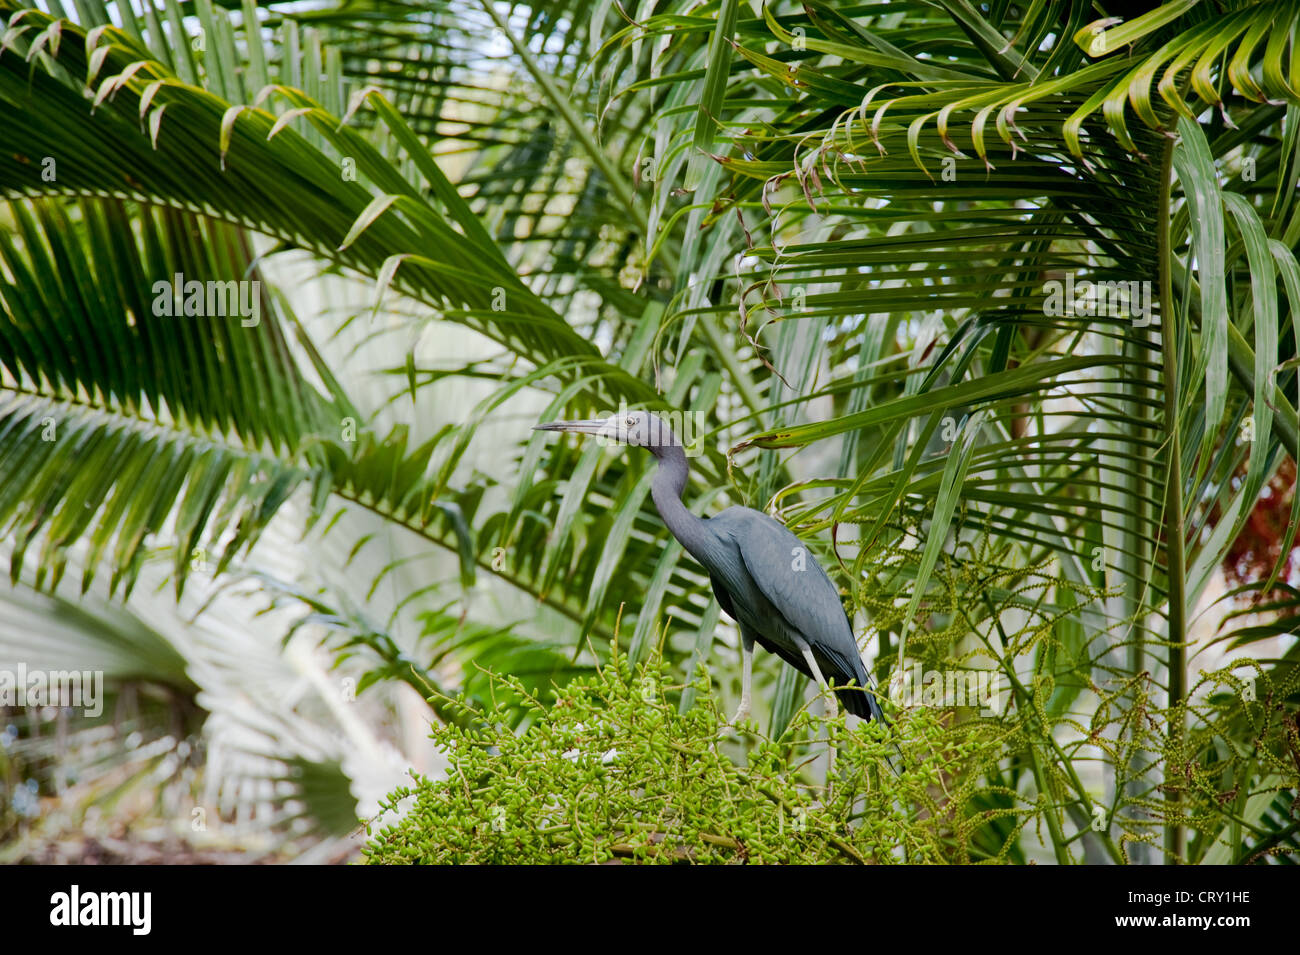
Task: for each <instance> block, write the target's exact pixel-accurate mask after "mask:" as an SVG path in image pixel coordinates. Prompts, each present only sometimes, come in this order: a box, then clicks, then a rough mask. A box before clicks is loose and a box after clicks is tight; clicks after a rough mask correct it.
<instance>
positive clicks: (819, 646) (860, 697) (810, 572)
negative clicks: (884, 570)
mask: <svg viewBox="0 0 1300 955" xmlns="http://www.w3.org/2000/svg"><path fill="white" fill-rule="evenodd" d="M533 430H535V431H568V432H572V433H574V434H587V435H595V436H597V437H600V438H606V439H608V440H611V441H616V442H618V443H619V444H627V445H632V446H634V447H638V448H645V449H647V450H648V451H649V452H650V453H651V454H653V455H654V456H655V457H656V458H657V459H658V461H659V468H658V471H657V473H656V474H655V477H654V481H653V482H652V483H651V485H650V495H651V497H652V498H653V499H654V502H655V507H656V508H657V509H658V510H659V516H660V517H662V518H663V521H664V523H665V524H667V525H668V529H669V530H670V531H671V532H672V534H673V536H674V537H676V538H677V539H678V540H679V541H681V543H682V546H683V547H685V548H686V551H687V553H689V554H690V555H691V556H692V557H694V558H695V559H696V560H697V561H699V562H700V563H701V564H703V565H704V569H705V570H707V571H708V572H709V579H710V580H711V581H712V582H713V592H714V593H715V594H717V597H718V603H719V604H720V605H721V607H722V609H723V610H724V611H726V613H727V615H728V616H730V617H732V618H733V619H735V621H736V623H737V624H738V625H739V627H740V638H741V651H742V652H741V658H742V676H741V694H740V707H739V708H738V709H737V711H736V715H735V716H734V717H733V718H732V722H733V723H738V722H740V721H741V720H745V719H748V718H749V709H750V683H751V680H752V676H753V668H754V644H755V643H757V644H758V645H759V646H761V647H762V648H763V649H765V650H767V651H769V652H771V653H775V654H776V655H777V656H779V657H780V658H781V659H782V660H784V661H785V662H786V663H788V664H790V666H792V667H794V668H795V669H796V670H798V671H799V672H800V673H803V674H805V675H806V676H809V677H812V678H813V679H814V680H816V681H817V684H818V686H820V687H821V688H822V690H823V691H824V690H826V688H827V684H826V680H827V678H829V679H831V680H833V681H834V682H835V685H836V687H837V689H836V691H835V692H836V694H837V695H838V696H839V698H840V700H841V702H843V704H844V706H845V708H846V709H847V710H848V711H849V712H850V713H854V714H856V715H857V716H860V717H862V718H863V719H867V720H870V719H877V720H883V716H882V714H881V712H880V705H879V703H877V702H876V698H875V696H874V695H872V693H871V690H870V689H869V687H870V686H871V682H870V678H869V677H868V676H867V670H866V667H864V666H863V665H862V657H861V656H860V655H859V654H858V644H857V641H856V640H854V639H853V630H852V628H851V627H850V625H849V619H848V617H847V616H846V615H845V613H844V606H843V604H841V603H840V595H839V592H838V591H837V590H836V589H835V585H834V584H833V583H831V579H830V578H829V577H828V576H826V571H824V570H822V568H821V565H819V564H818V563H817V561H816V560H815V559H814V558H813V556H812V554H811V553H809V552H808V548H807V547H806V546H805V545H804V543H803V542H802V541H800V540H799V538H797V537H795V536H794V534H792V533H791V532H790V531H789V530H787V529H786V527H785V526H784V525H783V524H781V523H780V522H778V521H775V520H773V519H772V518H771V517H769V516H768V515H766V514H764V513H762V512H761V511H756V510H754V509H752V508H749V507H729V508H727V509H726V510H724V511H723V512H722V513H720V514H718V515H717V516H716V517H711V518H707V519H702V518H699V517H696V516H695V515H694V514H692V513H691V512H690V511H689V510H687V509H686V505H684V504H683V503H682V499H681V497H682V491H684V490H685V489H686V480H687V477H688V474H689V468H688V466H687V463H686V452H685V450H684V449H683V447H682V443H681V441H680V440H679V439H678V438H677V436H676V435H675V434H674V433H673V431H672V429H671V428H669V427H668V425H666V424H664V422H663V421H661V420H660V419H659V418H656V417H655V416H654V415H652V414H649V413H647V412H645V411H630V412H625V413H621V414H616V415H612V416H610V417H608V418H596V419H594V420H588V421H552V422H550V423H549V424H542V425H537V426H536V427H535V428H534V429H533ZM849 684H855V685H852V686H850V685H849ZM827 699H828V700H831V707H832V709H834V701H833V699H831V698H830V697H829V696H828V697H827Z"/></svg>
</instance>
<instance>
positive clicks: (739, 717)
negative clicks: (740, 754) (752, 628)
mask: <svg viewBox="0 0 1300 955" xmlns="http://www.w3.org/2000/svg"><path fill="white" fill-rule="evenodd" d="M753 679H754V638H753V636H751V635H750V634H749V632H748V631H746V629H745V628H744V627H741V628H740V706H738V707H736V715H735V716H733V717H732V718H731V722H732V724H733V725H734V724H736V723H740V722H742V721H744V720H747V719H749V688H750V685H751V684H752V683H753Z"/></svg>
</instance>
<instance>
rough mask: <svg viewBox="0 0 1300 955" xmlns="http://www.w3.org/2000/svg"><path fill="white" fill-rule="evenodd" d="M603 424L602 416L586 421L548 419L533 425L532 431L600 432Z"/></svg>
mask: <svg viewBox="0 0 1300 955" xmlns="http://www.w3.org/2000/svg"><path fill="white" fill-rule="evenodd" d="M604 426H605V419H604V418H590V419H588V420H586V421H548V422H547V423H546V424H539V425H534V426H533V430H534V431H569V432H572V433H573V434H600V430H601V428H603V427H604Z"/></svg>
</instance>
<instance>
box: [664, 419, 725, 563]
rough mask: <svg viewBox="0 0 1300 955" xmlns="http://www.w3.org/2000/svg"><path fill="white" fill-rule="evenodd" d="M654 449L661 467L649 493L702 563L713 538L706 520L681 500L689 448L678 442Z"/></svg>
mask: <svg viewBox="0 0 1300 955" xmlns="http://www.w3.org/2000/svg"><path fill="white" fill-rule="evenodd" d="M653 451H654V455H655V457H656V458H658V459H659V470H658V471H657V472H656V473H655V476H654V480H653V481H652V482H651V484H650V497H651V498H652V499H653V500H654V502H655V508H656V510H658V511H659V516H660V517H662V518H663V521H664V523H665V524H667V525H668V530H670V531H671V532H672V535H673V536H674V537H676V538H677V539H678V540H679V541H681V543H682V546H683V547H685V548H686V550H687V552H688V553H689V554H690V555H691V556H692V557H694V558H695V559H696V560H698V561H700V562H701V563H703V562H704V557H703V555H704V554H706V553H707V551H708V550H709V544H710V543H711V541H712V539H713V538H712V535H711V534H710V533H709V531H708V529H707V528H706V527H705V526H704V521H703V520H701V519H700V518H698V517H696V516H695V515H694V514H692V513H691V512H690V511H689V510H687V509H686V505H685V504H683V503H682V492H683V491H684V490H686V479H687V477H688V476H689V475H690V468H689V466H688V465H687V463H686V452H685V451H683V450H682V447H681V445H679V444H673V445H669V446H667V447H661V448H654V449H653Z"/></svg>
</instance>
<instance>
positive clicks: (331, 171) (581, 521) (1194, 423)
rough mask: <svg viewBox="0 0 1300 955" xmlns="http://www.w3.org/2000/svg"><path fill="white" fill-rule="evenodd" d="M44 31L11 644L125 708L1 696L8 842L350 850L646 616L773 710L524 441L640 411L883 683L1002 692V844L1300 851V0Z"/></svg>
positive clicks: (904, 5) (17, 314)
mask: <svg viewBox="0 0 1300 955" xmlns="http://www.w3.org/2000/svg"><path fill="white" fill-rule="evenodd" d="M0 15H2V16H3V17H4V23H5V27H4V32H3V39H2V40H0V51H2V52H0V104H3V110H4V122H3V123H0V193H2V194H3V196H4V199H5V201H4V204H3V208H0V527H2V528H3V531H4V537H3V549H4V557H5V558H6V563H7V565H8V567H9V569H10V575H9V576H10V586H9V587H7V588H6V589H5V590H3V591H2V592H0V669H4V668H12V667H15V666H16V665H17V664H19V663H22V664H25V665H26V666H27V667H29V668H41V667H43V668H46V669H65V668H77V669H100V670H102V671H103V672H104V674H105V683H106V694H107V702H106V705H105V708H104V711H103V713H102V714H101V715H100V716H99V717H97V718H94V719H91V718H88V717H84V716H82V715H80V714H78V713H77V712H75V711H68V710H66V709H64V710H60V709H58V708H28V709H23V710H12V709H11V710H6V711H5V712H4V714H3V717H2V718H3V720H4V726H3V729H0V744H2V748H0V795H2V796H3V803H2V804H0V847H2V848H0V852H3V853H4V857H5V858H19V859H33V858H58V857H62V856H61V855H60V853H63V854H65V855H68V856H69V857H72V858H77V857H80V855H81V854H85V855H89V856H92V857H99V856H103V857H106V858H110V859H112V858H119V857H120V858H135V857H136V856H133V855H132V853H140V852H146V853H147V852H153V853H154V854H155V855H157V854H158V853H159V852H161V853H162V854H163V855H165V856H170V857H183V856H187V855H188V854H198V855H197V857H198V858H200V859H206V858H222V859H224V858H226V857H227V856H225V855H222V853H230V854H238V857H240V858H245V859H247V858H265V859H268V860H283V859H299V860H302V861H326V860H333V859H341V858H348V857H350V856H353V855H355V851H356V845H357V842H358V838H357V835H358V834H357V828H358V827H357V825H356V820H357V819H358V818H363V819H364V818H370V817H371V816H373V815H374V814H375V812H377V810H378V807H379V805H380V802H381V800H382V799H383V797H384V794H385V793H388V792H390V791H392V790H393V789H395V788H396V787H397V786H399V785H402V783H403V780H405V779H406V778H407V777H406V771H407V770H408V768H414V769H415V770H416V771H417V772H419V773H421V774H424V775H426V776H430V777H436V775H437V774H439V773H441V772H442V770H443V769H444V768H445V765H446V763H445V761H446V752H445V751H444V750H440V749H439V748H438V747H436V746H435V745H434V744H433V743H432V742H430V741H429V740H428V739H426V736H427V730H428V726H429V723H430V722H431V721H433V722H435V723H437V724H442V723H450V724H456V723H457V721H458V720H459V721H461V722H465V721H472V719H473V717H472V716H467V715H466V714H467V713H468V714H472V713H474V712H475V711H479V712H484V713H486V712H487V711H492V712H497V711H498V710H502V708H504V710H503V712H504V714H505V716H504V718H505V719H507V721H508V722H510V723H513V724H514V725H513V726H512V728H513V729H514V730H522V729H524V728H526V727H527V726H529V725H530V724H531V722H532V721H533V720H535V719H536V711H535V710H534V709H533V708H531V707H530V706H528V705H527V701H526V700H525V699H524V697H523V696H520V697H519V698H518V699H515V700H512V699H510V691H509V690H508V686H511V685H512V686H515V687H516V691H517V692H518V693H520V694H534V695H535V694H539V693H541V692H542V691H543V690H549V688H550V687H552V686H553V685H556V684H558V685H563V684H565V683H566V682H567V681H569V680H572V679H574V678H576V677H586V676H589V675H591V674H592V673H593V671H594V668H596V667H598V666H600V665H603V664H604V663H605V662H606V661H607V660H608V659H609V658H610V654H611V651H612V648H613V644H614V640H615V635H616V634H617V639H618V640H619V641H620V646H621V647H622V649H623V650H624V652H626V653H627V654H628V655H629V656H630V658H631V660H632V661H633V662H636V661H639V660H643V659H645V658H646V657H647V656H648V655H649V653H650V652H651V651H652V650H655V649H659V650H661V652H662V658H663V660H664V661H666V663H667V665H668V666H670V667H673V668H676V670H677V672H679V673H680V674H681V680H682V683H683V686H685V685H686V684H687V683H688V682H689V679H688V676H689V675H690V674H693V673H695V668H696V667H697V666H698V665H699V664H700V663H704V664H706V665H707V666H708V667H709V669H710V672H711V674H712V676H713V679H714V680H715V681H718V686H717V688H716V690H717V693H718V694H719V696H720V697H721V698H722V699H723V700H724V701H726V700H731V699H733V698H734V697H735V696H736V694H737V692H738V686H737V685H736V684H737V683H738V677H739V664H738V650H737V639H736V635H735V633H734V631H733V630H732V629H731V627H730V626H729V624H728V623H727V622H726V621H724V620H722V618H721V616H720V613H719V608H718V607H717V604H716V602H715V601H714V600H713V597H712V594H711V592H710V590H709V588H708V581H707V578H706V577H705V576H704V575H703V574H702V573H700V572H699V570H698V568H697V567H695V565H694V564H693V563H692V562H690V561H689V560H684V559H683V556H682V553H681V549H680V547H679V546H678V545H677V544H676V543H675V542H672V541H671V540H670V539H668V538H667V536H666V534H665V532H664V531H663V528H662V525H661V524H660V523H659V521H658V519H657V517H656V515H655V514H654V511H653V508H652V507H651V506H650V505H649V503H648V502H647V500H646V498H647V491H648V477H649V462H648V460H647V458H646V456H644V455H635V454H631V455H625V454H616V453H611V452H607V451H605V450H603V449H601V448H599V447H596V446H594V445H592V446H585V445H584V446H579V445H574V444H571V443H568V442H554V441H549V442H548V441H547V440H546V439H545V438H544V437H543V436H541V435H533V434H531V432H530V431H529V428H530V426H531V425H532V424H533V423H535V422H536V421H538V420H543V419H545V418H554V417H565V416H573V417H576V416H587V415H590V414H595V413H600V412H609V411H613V410H615V409H616V408H617V407H618V406H619V404H620V403H627V404H628V405H631V406H642V407H647V408H650V409H652V410H660V411H664V410H669V409H672V410H677V411H684V412H688V413H690V414H691V415H692V417H691V419H690V420H691V421H692V422H695V423H698V425H699V427H698V431H699V436H698V442H697V445H696V446H695V447H694V448H693V450H697V451H698V452H699V453H698V455H697V456H695V457H693V458H692V465H693V468H694V480H693V482H692V485H691V488H690V490H689V492H688V493H689V494H690V496H691V503H692V504H694V505H696V506H698V507H699V508H703V509H705V510H706V511H708V512H713V511H715V510H716V509H718V508H719V507H721V506H724V505H725V504H727V503H746V504H749V505H751V506H754V507H759V508H765V509H768V510H769V511H771V512H772V513H774V514H777V515H778V516H780V518H781V519H782V520H784V521H785V522H786V523H787V524H788V525H789V526H791V528H792V529H794V530H795V531H796V532H797V533H799V534H800V535H801V536H804V537H805V538H806V539H807V540H808V541H809V543H810V545H811V546H813V547H814V548H815V549H816V551H817V553H818V555H819V557H820V558H821V559H822V560H823V562H824V563H825V564H826V566H828V567H829V568H831V569H832V571H833V572H834V574H835V576H836V579H837V581H838V582H839V583H840V584H841V586H842V588H843V591H844V595H845V600H846V607H847V608H848V610H849V611H850V614H851V616H852V618H853V619H854V622H855V629H856V630H857V632H859V634H860V635H861V643H862V647H863V650H864V652H865V653H866V655H867V657H868V659H870V660H872V661H874V662H873V665H872V667H873V670H874V673H875V675H876V677H877V678H878V679H879V680H880V681H881V682H882V684H884V685H889V684H890V683H891V682H893V683H895V684H897V682H898V681H900V680H902V679H903V674H904V673H905V672H907V670H908V668H909V667H912V666H917V665H924V666H925V667H927V668H929V669H931V670H937V671H939V672H949V673H951V672H961V671H964V670H980V671H987V672H990V673H994V674H996V675H997V680H998V681H1000V682H999V686H1001V687H1002V688H1003V689H1004V691H1005V693H1006V694H1007V699H1008V704H1007V707H1006V708H1005V709H1004V710H1003V711H1002V712H1000V713H994V714H988V713H984V714H980V713H972V712H966V711H963V710H959V709H958V710H954V711H953V712H952V713H951V714H950V716H951V718H952V719H953V720H955V721H956V723H955V724H954V729H953V732H954V733H958V732H968V731H969V727H966V728H964V729H963V728H962V727H964V726H965V724H966V723H967V722H968V721H970V720H979V721H987V722H988V723H989V725H990V727H996V726H998V725H1001V726H1002V727H1003V729H1004V730H1005V732H1004V733H1003V735H1002V736H1001V737H1000V738H1001V739H1002V740H1003V744H1002V746H1001V748H1000V749H998V750H997V751H996V752H995V753H993V754H991V755H990V754H985V755H984V756H983V757H982V758H981V759H980V760H978V761H976V762H974V763H972V764H971V765H969V766H967V767H966V769H965V772H968V773H970V774H973V775H972V780H973V781H972V782H970V785H971V786H972V787H973V788H971V789H970V790H969V792H970V793H971V797H970V798H972V799H976V800H985V801H986V802H987V804H988V808H989V809H990V813H989V815H988V816H987V818H986V821H985V822H984V823H983V826H984V828H983V829H976V830H972V831H971V832H970V833H968V838H967V840H966V842H967V844H968V845H969V844H975V845H983V846H985V847H986V848H987V847H993V846H996V847H997V848H991V849H987V851H985V852H984V856H983V857H987V858H1000V859H1011V860H1013V861H1031V860H1042V861H1053V860H1054V861H1058V862H1063V863H1065V862H1075V861H1089V862H1105V861H1110V862H1124V861H1136V862H1155V861H1161V860H1166V859H1174V858H1176V859H1180V860H1185V861H1190V862H1207V861H1208V862H1260V861H1280V862H1288V861H1294V853H1295V850H1296V848H1297V846H1298V845H1300V842H1298V840H1297V826H1298V825H1300V810H1298V809H1297V805H1296V799H1297V795H1298V792H1297V775H1298V774H1300V726H1298V725H1297V703H1298V702H1300V700H1298V698H1297V692H1298V689H1300V688H1298V687H1297V671H1296V663H1297V653H1300V650H1297V643H1296V640H1295V635H1296V632H1297V622H1298V621H1300V615H1298V612H1297V611H1298V608H1300V566H1298V565H1297V563H1296V559H1295V553H1296V551H1295V544H1296V541H1295V532H1296V527H1297V524H1300V520H1298V518H1300V498H1298V497H1297V496H1296V495H1295V491H1294V486H1295V467H1294V461H1295V458H1296V454H1297V433H1298V430H1300V429H1298V427H1297V416H1296V407H1297V404H1300V401H1298V400H1297V399H1298V397H1300V396H1298V394H1297V365H1298V364H1300V363H1298V362H1297V352H1298V351H1300V349H1298V348H1297V343H1298V342H1300V328H1297V325H1296V322H1295V315H1296V313H1297V304H1298V303H1300V266H1298V265H1297V261H1296V250H1297V247H1298V246H1300V204H1298V203H1297V202H1296V187H1297V182H1298V181H1300V168H1297V167H1298V164H1300V159H1298V158H1297V157H1298V156H1300V150H1298V149H1297V148H1296V145H1297V135H1300V134H1298V133H1297V126H1298V125H1300V94H1298V93H1297V90H1300V59H1298V58H1297V50H1296V41H1297V25H1298V23H1300V14H1298V13H1297V10H1296V8H1295V6H1294V5H1293V4H1290V3H1285V2H1266V3H1245V2H1210V0H1175V2H1172V3H1167V4H1164V5H1161V6H1154V5H1142V6H1139V7H1138V8H1134V6H1133V5H1120V6H1118V7H1115V8H1112V5H1110V4H1107V3H1105V2H1101V0H1099V2H1097V3H1085V2H1077V0H1046V2H1034V3H1028V4H1018V3H1007V2H1000V0H992V2H989V3H982V4H972V3H968V2H967V0H937V2H934V3H911V2H890V3H862V4H847V5H846V4H829V3H822V2H817V0H809V2H806V3H768V4H764V3H761V2H753V3H740V2H730V0H718V2H712V3H702V4H687V3H680V2H676V0H644V2H639V3H636V4H634V5H621V4H614V3H612V2H599V3H594V4H593V3H565V2H561V3H537V4H507V3H495V2H491V0H484V2H481V3H471V2H466V0H456V2H439V0H432V2H429V0H426V2H422V3H418V4H416V3H406V2H396V0H346V2H329V0H324V2H320V3H316V2H294V3H274V2H268V3H263V4H261V5H260V6H259V5H257V4H255V3H253V2H252V0H243V2H241V3H226V4H222V3H213V2H211V0H196V2H193V3H180V2H177V0H160V2H157V3H153V2H152V0H143V2H142V0H111V2H105V0H74V2H73V3H72V4H71V5H70V6H65V5H64V3H62V2H61V0H41V2H39V3H36V4H34V5H28V4H27V3H24V2H20V0H0ZM176 275H181V276H183V277H184V279H185V280H198V281H203V282H207V281H219V282H227V281H244V282H247V283H249V285H248V286H246V287H248V288H255V289H256V292H255V293H254V294H255V295H256V299H255V301H256V305H257V312H256V321H255V322H253V321H252V319H251V316H250V315H241V316H238V317H235V316H230V315H211V314H203V315H191V316H181V315H170V314H163V315H160V314H158V312H159V309H158V308H157V307H156V306H157V304H158V301H159V295H160V293H159V291H158V284H157V283H159V282H160V281H161V282H171V281H172V280H173V277H174V276H176ZM253 282H256V283H257V284H256V286H253V285H252V284H251V283H253ZM1052 283H1060V284H1059V286H1053V285H1052ZM1084 283H1112V284H1111V285H1109V286H1105V288H1107V289H1108V290H1110V289H1115V288H1118V287H1119V286H1116V285H1115V284H1113V283H1126V285H1125V286H1124V287H1125V288H1128V289H1131V290H1132V291H1133V293H1134V294H1133V295H1132V296H1126V297H1124V298H1122V299H1115V298H1112V299H1110V300H1109V304H1108V306H1107V307H1106V308H1103V309H1095V308H1085V307H1083V306H1084V305H1086V304H1087V302H1088V301H1089V300H1088V299H1087V298H1085V297H1080V298H1079V299H1078V300H1077V304H1078V305H1079V307H1056V306H1058V305H1062V301H1061V295H1060V294H1059V293H1055V292H1054V291H1053V290H1054V289H1057V288H1070V289H1077V288H1079V287H1081V286H1083V284H1084ZM1127 283H1136V284H1131V285H1130V284H1127ZM1093 288H1094V290H1095V289H1096V288H1097V286H1096V285H1095V284H1094V286H1093ZM162 297H163V298H169V297H170V294H169V293H166V292H164V293H163V296H162ZM1094 300H1095V299H1094ZM493 673H497V674H510V675H512V676H513V677H514V678H516V679H517V681H518V683H517V684H509V685H507V684H502V683H501V682H500V681H497V680H494V679H492V678H491V676H490V675H491V674H493ZM805 684H806V681H804V680H803V679H802V677H800V676H799V675H798V674H797V673H795V672H793V671H791V670H789V668H783V667H780V666H779V665H777V664H776V663H775V661H773V660H763V661H761V665H760V672H759V673H758V674H757V693H756V699H757V700H758V701H760V704H759V705H760V712H759V714H758V715H759V717H760V721H761V723H762V725H763V727H764V732H765V733H766V734H767V735H768V736H770V737H771V738H772V739H773V740H780V739H783V738H788V737H787V735H786V731H787V728H789V727H790V726H791V724H792V720H794V717H795V714H796V712H797V711H798V710H799V709H800V708H801V707H802V705H803V703H804V701H805V698H806V696H807V694H808V693H809V688H808V687H807V686H806V685H805ZM457 693H461V694H464V697H463V701H464V703H465V704H466V705H465V706H461V705H458V706H454V707H453V706H449V705H448V704H447V703H446V702H440V701H445V700H446V699H447V698H448V697H449V696H454V695H455V694H457ZM503 693H504V694H505V697H504V698H503V697H502V694H503ZM693 700H694V693H693V691H690V690H684V691H683V693H682V695H681V697H680V699H678V700H677V701H676V704H677V705H678V706H679V707H680V708H682V709H683V710H689V709H690V706H691V703H692V702H693ZM903 716H904V718H903V719H902V721H901V723H900V732H905V730H906V726H907V722H908V720H907V718H906V714H903ZM795 725H796V729H795V730H792V732H795V733H797V732H800V730H798V725H801V724H799V722H798V721H795ZM735 745H736V746H740V745H742V744H735ZM917 811H918V812H919V811H920V810H919V809H918V810H917ZM1022 812H1025V813H1030V814H1032V816H1033V821H1034V825H1016V826H1014V827H1012V828H1011V829H1007V828H1006V827H1005V825H1004V822H1005V819H1007V818H1019V817H1018V816H1017V814H1018V813H1022ZM1000 820H1001V821H1000ZM999 827H1002V828H999ZM1008 840H1010V842H1009V843H1008ZM158 846H163V847H164V849H158V848H157V847H158ZM142 847H143V848H142ZM151 847H152V848H151ZM963 851H965V850H963ZM204 853H206V854H207V855H203V854H204ZM152 857H153V856H149V858H152Z"/></svg>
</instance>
